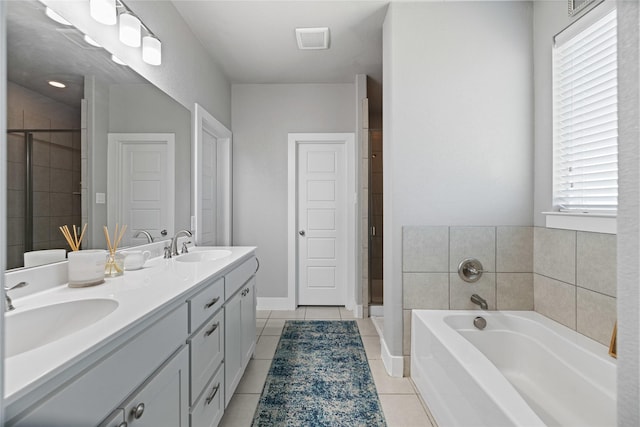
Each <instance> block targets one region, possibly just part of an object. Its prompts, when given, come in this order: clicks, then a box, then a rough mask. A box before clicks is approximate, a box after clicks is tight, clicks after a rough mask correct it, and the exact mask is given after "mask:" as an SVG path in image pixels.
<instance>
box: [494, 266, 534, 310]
mask: <svg viewBox="0 0 640 427" xmlns="http://www.w3.org/2000/svg"><path fill="white" fill-rule="evenodd" d="M496 309H498V310H533V273H497V274H496Z"/></svg>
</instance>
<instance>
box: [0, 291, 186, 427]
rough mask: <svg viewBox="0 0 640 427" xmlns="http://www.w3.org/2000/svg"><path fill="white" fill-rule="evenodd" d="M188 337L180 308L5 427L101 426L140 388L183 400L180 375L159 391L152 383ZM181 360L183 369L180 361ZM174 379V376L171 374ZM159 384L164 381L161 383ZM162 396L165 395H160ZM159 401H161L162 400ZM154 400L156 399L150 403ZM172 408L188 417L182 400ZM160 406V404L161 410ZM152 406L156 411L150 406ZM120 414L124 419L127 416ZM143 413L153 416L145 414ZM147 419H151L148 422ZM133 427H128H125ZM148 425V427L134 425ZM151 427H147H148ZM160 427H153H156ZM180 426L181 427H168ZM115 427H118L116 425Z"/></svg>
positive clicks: (79, 371) (183, 306)
mask: <svg viewBox="0 0 640 427" xmlns="http://www.w3.org/2000/svg"><path fill="white" fill-rule="evenodd" d="M186 332H187V305H186V304H184V303H182V304H180V305H179V307H177V308H175V309H173V310H171V311H170V312H169V313H168V314H164V315H158V317H157V318H154V319H153V321H152V322H151V325H150V326H148V327H146V328H145V329H143V330H142V331H139V332H138V333H135V334H132V336H130V337H128V339H126V340H123V342H122V343H121V344H115V348H112V349H110V350H109V349H105V350H104V352H105V354H104V355H103V356H101V357H100V359H99V360H98V361H97V362H95V363H93V364H91V365H89V366H87V367H86V368H85V369H79V367H76V369H77V372H76V373H75V374H74V375H73V377H72V378H70V379H69V380H68V381H67V382H66V383H65V384H64V385H63V386H61V387H60V388H58V389H57V390H55V391H54V392H52V393H50V394H48V395H45V396H44V397H42V398H40V399H38V400H37V401H36V402H33V401H30V402H29V403H30V405H29V406H28V407H26V408H25V409H24V410H23V411H21V412H20V413H18V414H16V416H14V417H12V418H11V419H9V420H8V422H7V424H6V426H7V427H13V426H16V427H33V426H65V427H75V426H78V427H80V426H82V427H86V426H95V425H99V424H101V422H102V421H103V419H105V418H106V417H109V418H112V416H113V413H114V410H117V408H122V406H121V405H122V402H123V401H124V400H125V399H126V398H127V396H131V395H133V394H134V393H135V392H136V390H139V388H140V387H141V385H143V384H146V385H148V384H150V386H148V387H147V389H151V390H152V391H151V393H152V394H153V393H155V390H156V389H157V390H166V389H167V387H173V388H174V389H176V388H178V389H182V387H185V388H184V394H183V396H185V397H186V395H187V388H186V386H187V384H186V382H185V381H184V380H182V379H181V378H180V376H179V375H177V376H176V375H173V376H172V377H171V378H170V380H169V381H178V382H179V384H174V385H170V386H169V385H167V384H166V382H165V381H162V384H161V385H160V387H159V388H157V387H156V384H160V383H157V382H155V381H153V379H154V378H156V377H158V375H159V369H161V368H160V367H161V366H164V365H165V363H166V361H167V360H168V359H169V358H170V357H171V356H172V355H174V354H177V353H176V352H177V351H178V350H179V349H181V348H182V349H184V348H185V345H184V337H185V336H186ZM174 359H176V360H178V359H180V360H182V361H183V363H184V360H183V359H184V357H182V358H174ZM186 362H187V364H186V365H183V366H182V367H181V368H174V365H171V368H172V369H180V370H181V372H182V371H184V372H183V377H184V378H187V375H186V369H185V367H187V368H188V359H187V360H186ZM172 374H175V372H172ZM162 378H164V377H162ZM160 393H165V391H160ZM163 397H164V396H163ZM154 399H156V398H155V397H154ZM177 399H178V400H176V401H175V402H172V404H171V407H172V408H174V409H178V408H179V409H180V412H182V413H187V411H188V407H189V406H188V405H189V403H188V401H187V399H186V398H177ZM164 404H165V403H163V405H164ZM152 406H157V405H152ZM124 409H125V416H127V412H126V409H127V408H124ZM146 412H147V413H149V412H151V413H153V412H154V411H153V410H152V411H146ZM147 418H152V416H148V417H147ZM130 425H132V424H130ZM136 425H147V424H140V423H138V424H136ZM149 425H151V424H149ZM159 425H162V424H156V426H159ZM172 425H175V426H185V427H186V424H172ZM116 426H117V427H119V425H118V424H116Z"/></svg>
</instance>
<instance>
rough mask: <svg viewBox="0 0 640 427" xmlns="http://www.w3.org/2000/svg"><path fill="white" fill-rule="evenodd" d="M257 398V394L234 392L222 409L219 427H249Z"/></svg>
mask: <svg viewBox="0 0 640 427" xmlns="http://www.w3.org/2000/svg"><path fill="white" fill-rule="evenodd" d="M259 400H260V395H259V394H238V393H236V394H234V395H233V398H232V399H231V402H229V406H227V408H226V409H225V410H224V416H223V417H222V421H221V422H220V427H250V426H251V422H252V421H253V415H254V414H255V412H256V408H257V407H258V401H259Z"/></svg>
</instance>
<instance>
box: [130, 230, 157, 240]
mask: <svg viewBox="0 0 640 427" xmlns="http://www.w3.org/2000/svg"><path fill="white" fill-rule="evenodd" d="M141 234H142V235H143V236H144V237H146V238H147V243H153V237H152V236H151V233H149V232H148V231H147V230H140V231H138V232H137V233H136V234H135V235H134V236H133V237H134V238H136V237H140V235H141Z"/></svg>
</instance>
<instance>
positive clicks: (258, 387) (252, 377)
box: [236, 359, 271, 394]
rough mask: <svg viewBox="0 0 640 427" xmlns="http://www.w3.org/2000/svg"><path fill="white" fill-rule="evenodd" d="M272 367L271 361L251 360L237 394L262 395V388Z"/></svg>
mask: <svg viewBox="0 0 640 427" xmlns="http://www.w3.org/2000/svg"><path fill="white" fill-rule="evenodd" d="M270 367H271V360H260V359H251V360H250V361H249V364H248V365H247V369H246V370H245V371H244V375H243V376H242V379H241V380H240V383H239V384H238V388H237V389H236V393H239V394H246V393H257V394H260V393H262V388H263V387H264V382H265V381H266V379H267V374H268V373H269V368H270Z"/></svg>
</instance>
